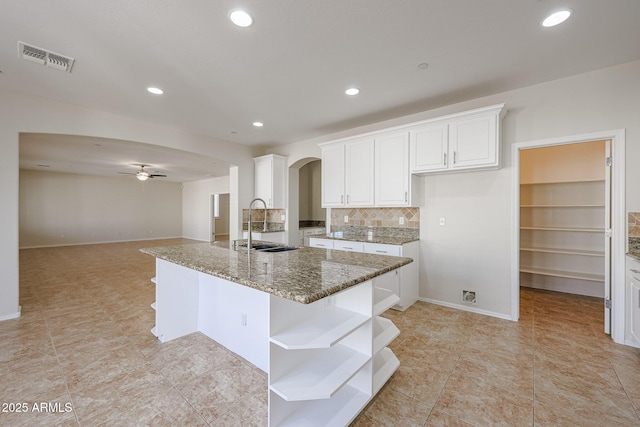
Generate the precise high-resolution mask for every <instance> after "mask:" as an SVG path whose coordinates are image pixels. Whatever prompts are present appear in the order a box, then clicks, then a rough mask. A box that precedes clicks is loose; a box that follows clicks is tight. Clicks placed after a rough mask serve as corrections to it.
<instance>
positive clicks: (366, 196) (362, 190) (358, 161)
mask: <svg viewBox="0 0 640 427" xmlns="http://www.w3.org/2000/svg"><path fill="white" fill-rule="evenodd" d="M373 161H374V142H373V138H368V139H356V140H350V141H346V142H340V143H336V144H329V145H325V146H323V147H322V206H323V207H340V206H373V168H374V164H373Z"/></svg>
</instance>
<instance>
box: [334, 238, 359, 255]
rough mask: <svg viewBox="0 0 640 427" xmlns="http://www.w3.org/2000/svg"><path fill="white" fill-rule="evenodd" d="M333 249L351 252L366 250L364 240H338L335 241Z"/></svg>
mask: <svg viewBox="0 0 640 427" xmlns="http://www.w3.org/2000/svg"><path fill="white" fill-rule="evenodd" d="M333 249H339V250H341V251H351V252H364V244H363V243H362V242H351V241H348V240H336V241H334V243H333Z"/></svg>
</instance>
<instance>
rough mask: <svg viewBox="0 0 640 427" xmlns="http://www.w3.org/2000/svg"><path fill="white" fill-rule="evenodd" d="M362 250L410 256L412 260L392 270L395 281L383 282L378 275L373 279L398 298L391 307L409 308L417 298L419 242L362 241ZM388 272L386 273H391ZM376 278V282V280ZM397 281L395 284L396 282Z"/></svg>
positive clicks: (397, 308) (371, 252)
mask: <svg viewBox="0 0 640 427" xmlns="http://www.w3.org/2000/svg"><path fill="white" fill-rule="evenodd" d="M363 249H364V252H365V253H368V254H378V255H390V256H402V257H407V258H412V259H413V262H412V263H411V264H407V265H405V266H403V267H401V268H399V269H397V270H395V271H392V272H391V273H393V274H394V275H395V276H396V279H395V280H396V281H397V282H394V281H393V280H394V279H390V280H391V281H387V282H383V278H384V277H385V276H387V274H385V275H383V276H378V277H376V278H375V279H374V285H375V286H376V287H383V288H387V289H390V290H392V291H393V292H394V293H395V294H396V295H398V297H399V298H400V300H399V301H398V304H396V305H395V306H394V307H393V308H394V309H396V310H401V311H404V310H406V309H407V308H409V307H410V306H411V305H412V304H413V303H414V302H416V301H417V300H418V256H419V252H420V244H419V243H418V242H409V243H405V244H404V245H386V244H382V243H369V242H365V243H364V247H363ZM391 273H388V274H391ZM376 279H378V281H379V282H380V283H378V282H376ZM396 283H397V284H396Z"/></svg>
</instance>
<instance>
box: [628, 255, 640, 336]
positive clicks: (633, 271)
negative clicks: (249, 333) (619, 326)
mask: <svg viewBox="0 0 640 427" xmlns="http://www.w3.org/2000/svg"><path fill="white" fill-rule="evenodd" d="M627 283H628V288H627V289H628V292H629V295H628V296H627V300H628V301H629V304H630V305H631V307H629V318H630V320H631V321H630V322H629V325H630V327H629V332H630V333H631V336H632V337H633V339H634V340H635V341H636V343H638V344H640V261H637V260H635V259H634V258H631V257H627Z"/></svg>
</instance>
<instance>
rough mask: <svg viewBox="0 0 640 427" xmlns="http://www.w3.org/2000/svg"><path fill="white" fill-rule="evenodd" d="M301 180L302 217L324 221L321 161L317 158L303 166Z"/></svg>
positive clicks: (300, 202) (300, 200) (300, 203)
mask: <svg viewBox="0 0 640 427" xmlns="http://www.w3.org/2000/svg"><path fill="white" fill-rule="evenodd" d="M299 180H300V181H299V195H300V198H299V205H300V211H299V216H300V219H307V220H316V221H324V219H325V210H324V209H323V208H322V195H321V192H322V168H321V162H320V161H319V160H316V161H313V162H310V163H307V164H306V165H304V166H303V167H301V168H300V175H299Z"/></svg>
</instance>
